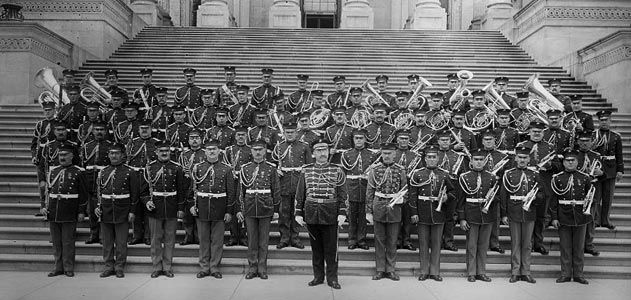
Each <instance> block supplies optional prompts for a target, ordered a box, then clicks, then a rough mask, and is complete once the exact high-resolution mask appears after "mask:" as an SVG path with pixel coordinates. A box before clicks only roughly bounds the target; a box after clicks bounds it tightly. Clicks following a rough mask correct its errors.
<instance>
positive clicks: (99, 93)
mask: <svg viewBox="0 0 631 300" xmlns="http://www.w3.org/2000/svg"><path fill="white" fill-rule="evenodd" d="M81 98H83V100H85V101H86V102H94V101H96V102H97V103H98V104H100V105H101V106H103V107H105V106H107V105H108V104H109V103H110V102H111V101H112V95H111V94H110V93H108V92H107V91H106V90H105V89H104V88H103V87H101V85H100V84H99V83H98V82H96V80H94V73H93V72H89V73H88V74H86V75H85V77H83V79H82V80H81Z"/></svg>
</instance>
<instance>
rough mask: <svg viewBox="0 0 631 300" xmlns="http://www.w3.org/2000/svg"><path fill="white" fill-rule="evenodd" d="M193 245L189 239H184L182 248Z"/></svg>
mask: <svg viewBox="0 0 631 300" xmlns="http://www.w3.org/2000/svg"><path fill="white" fill-rule="evenodd" d="M192 244H194V242H193V241H191V240H187V239H184V240H183V241H182V242H180V246H186V245H192Z"/></svg>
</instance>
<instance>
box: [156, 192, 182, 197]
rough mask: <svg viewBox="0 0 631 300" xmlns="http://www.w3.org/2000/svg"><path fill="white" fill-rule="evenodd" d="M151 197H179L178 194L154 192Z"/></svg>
mask: <svg viewBox="0 0 631 300" xmlns="http://www.w3.org/2000/svg"><path fill="white" fill-rule="evenodd" d="M151 195H153V196H160V197H169V196H175V195H177V192H152V193H151Z"/></svg>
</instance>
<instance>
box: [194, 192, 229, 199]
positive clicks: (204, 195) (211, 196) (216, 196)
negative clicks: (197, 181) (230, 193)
mask: <svg viewBox="0 0 631 300" xmlns="http://www.w3.org/2000/svg"><path fill="white" fill-rule="evenodd" d="M195 194H196V195H197V196H199V197H208V198H220V197H226V196H227V194H226V193H202V192H196V193H195Z"/></svg>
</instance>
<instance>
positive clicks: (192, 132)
mask: <svg viewBox="0 0 631 300" xmlns="http://www.w3.org/2000/svg"><path fill="white" fill-rule="evenodd" d="M192 136H199V137H202V136H204V133H203V132H202V131H201V130H199V128H193V129H191V130H190V131H189V132H188V137H189V138H190V137H192Z"/></svg>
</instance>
